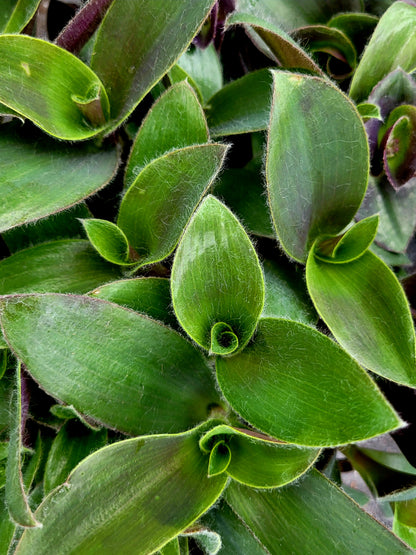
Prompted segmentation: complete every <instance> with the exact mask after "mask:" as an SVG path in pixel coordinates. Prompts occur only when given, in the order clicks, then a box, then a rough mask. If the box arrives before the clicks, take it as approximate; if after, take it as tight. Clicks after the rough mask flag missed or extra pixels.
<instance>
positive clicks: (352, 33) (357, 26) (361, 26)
mask: <svg viewBox="0 0 416 555" xmlns="http://www.w3.org/2000/svg"><path fill="white" fill-rule="evenodd" d="M372 4H374V2H372ZM377 23H378V18H377V17H375V16H374V15H371V14H369V13H340V14H338V15H335V16H334V17H332V18H331V19H330V20H329V21H328V22H327V25H328V27H333V28H336V29H340V30H341V31H342V32H343V33H344V34H345V35H347V37H348V38H349V39H350V40H351V42H352V43H353V45H354V47H355V49H356V50H357V54H360V53H361V51H362V50H363V49H364V47H365V45H366V44H367V42H368V40H369V38H370V36H371V34H372V33H373V31H374V28H375V26H376V25H377Z"/></svg>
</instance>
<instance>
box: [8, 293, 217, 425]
mask: <svg viewBox="0 0 416 555" xmlns="http://www.w3.org/2000/svg"><path fill="white" fill-rule="evenodd" d="M1 323H2V327H3V331H4V332H5V336H6V339H7V341H8V342H9V344H10V345H11V346H12V347H13V351H15V352H16V354H17V355H18V357H19V358H20V359H21V360H22V361H23V362H24V363H25V366H26V367H27V370H28V371H29V373H30V374H31V375H32V376H33V378H34V379H35V380H36V381H37V382H38V383H39V384H40V385H41V387H42V388H43V389H45V391H47V392H48V393H49V394H51V395H52V396H54V397H56V398H57V399H59V400H60V401H63V402H64V403H66V404H69V405H73V406H74V407H75V409H76V410H77V411H79V412H81V413H83V414H86V415H87V416H90V417H91V418H93V419H95V420H98V421H99V422H101V423H103V424H105V425H106V426H109V427H113V428H116V429H118V430H120V431H123V432H125V433H127V434H132V435H133V434H140V433H146V432H148V431H149V430H152V431H153V430H157V431H159V432H160V433H165V432H172V431H178V430H183V429H184V428H189V426H192V425H194V424H196V423H198V422H200V421H201V420H204V419H205V418H206V417H207V414H208V407H209V405H210V404H212V403H218V395H217V393H216V392H215V388H214V384H213V378H212V375H211V371H210V369H209V368H208V366H207V363H206V361H205V359H204V358H203V357H202V355H201V354H200V352H199V351H197V350H196V349H195V348H194V347H193V346H192V345H191V344H190V343H188V341H186V340H185V339H184V338H183V337H181V336H180V335H179V334H178V333H176V332H175V331H173V330H171V329H170V328H167V327H165V326H163V325H161V324H159V323H157V322H156V321H154V320H151V319H150V318H148V317H145V316H142V315H140V314H138V313H136V312H132V311H130V310H128V309H125V308H122V307H120V306H117V305H114V304H112V303H109V302H107V301H102V300H100V299H92V298H90V297H81V296H72V295H58V294H46V295H22V296H10V297H3V298H2V301H1ZM46 346H47V347H46ZM120 399H122V403H120Z"/></svg>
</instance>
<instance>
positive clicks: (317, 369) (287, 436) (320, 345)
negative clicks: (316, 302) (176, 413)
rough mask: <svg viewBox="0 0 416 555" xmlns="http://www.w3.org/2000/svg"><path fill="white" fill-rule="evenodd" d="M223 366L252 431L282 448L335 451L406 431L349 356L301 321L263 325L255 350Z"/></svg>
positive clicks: (231, 397) (232, 399)
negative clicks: (283, 444)
mask: <svg viewBox="0 0 416 555" xmlns="http://www.w3.org/2000/svg"><path fill="white" fill-rule="evenodd" d="M216 367H217V378H218V382H219V384H220V387H221V390H222V392H223V393H224V396H225V398H226V399H227V401H228V402H229V403H230V405H231V406H232V407H233V408H234V409H235V410H236V411H237V412H238V413H239V414H240V415H241V416H242V417H243V418H244V419H245V420H247V421H248V422H250V424H252V425H254V426H256V428H258V429H259V430H262V431H263V432H264V433H266V434H269V435H271V436H272V437H275V438H278V439H280V440H282V441H287V442H289V443H295V444H298V445H305V446H311V447H313V446H322V447H324V446H331V445H332V446H333V445H340V444H343V443H350V442H353V441H358V440H361V439H365V438H370V437H374V436H376V435H378V434H382V433H384V432H387V431H389V430H392V429H395V428H397V427H398V426H400V424H401V421H400V419H399V418H398V416H397V415H396V414H395V412H394V411H393V409H392V408H391V406H390V405H388V403H387V402H386V400H385V399H384V398H383V396H382V395H381V393H380V391H379V390H378V389H377V387H376V385H375V384H374V382H373V381H372V380H371V379H370V378H369V376H368V375H367V374H366V373H365V372H364V370H362V369H361V368H360V367H359V366H358V364H357V363H356V362H355V361H354V360H353V359H352V358H351V357H350V356H349V355H348V354H347V353H346V352H345V351H343V350H342V349H341V348H340V347H339V346H338V345H337V344H336V343H334V342H333V341H332V340H331V339H329V338H328V337H326V336H325V335H323V334H321V333H319V332H317V331H315V330H314V329H313V328H309V327H308V326H305V325H303V324H300V323H297V322H292V321H289V320H279V319H273V318H265V319H262V320H260V322H259V326H258V329H257V333H256V336H255V338H254V340H253V341H252V342H251V343H250V345H248V346H247V347H246V348H245V349H244V350H243V351H242V352H241V353H239V354H238V355H235V356H233V357H229V358H226V359H225V358H218V359H217V361H216ZM323 399H324V400H325V402H323Z"/></svg>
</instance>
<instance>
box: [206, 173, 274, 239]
mask: <svg viewBox="0 0 416 555" xmlns="http://www.w3.org/2000/svg"><path fill="white" fill-rule="evenodd" d="M213 192H214V194H215V196H217V197H219V198H220V199H221V200H222V201H223V202H224V203H225V204H226V205H227V206H229V207H230V209H231V210H232V211H233V212H234V214H235V215H236V216H238V218H239V219H240V220H241V221H242V222H244V225H245V227H246V228H247V230H248V231H249V232H250V233H254V234H255V235H260V236H262V237H274V230H273V227H272V224H271V221H270V212H269V208H268V206H267V201H266V198H265V196H264V177H263V173H262V169H261V168H260V167H259V166H258V165H254V164H251V163H249V164H248V165H247V166H246V167H244V168H228V169H226V170H225V171H224V172H222V173H221V175H220V176H219V180H218V181H217V183H215V184H214V190H213Z"/></svg>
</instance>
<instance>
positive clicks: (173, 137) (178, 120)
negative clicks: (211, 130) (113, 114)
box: [125, 81, 208, 187]
mask: <svg viewBox="0 0 416 555" xmlns="http://www.w3.org/2000/svg"><path fill="white" fill-rule="evenodd" d="M207 142H208V128H207V123H206V120H205V115H204V112H203V111H202V107H201V105H200V104H199V102H198V99H197V97H196V95H195V92H194V91H193V90H192V89H191V87H190V86H189V84H188V83H187V82H186V81H182V82H180V83H177V84H176V85H173V86H172V87H171V88H170V89H168V90H167V91H166V92H165V93H164V94H163V95H162V96H160V97H159V98H158V100H157V101H156V102H155V103H154V105H153V107H152V108H151V110H150V111H149V113H148V114H147V116H146V118H145V120H144V121H143V123H142V125H141V127H140V129H139V132H138V134H137V137H136V139H135V141H134V144H133V147H132V149H131V152H130V158H129V161H128V163H127V167H126V177H125V181H126V186H128V187H129V186H130V185H131V184H132V183H133V181H134V180H135V179H136V177H137V176H138V175H139V173H140V172H141V171H142V169H143V168H144V167H145V166H146V165H147V164H149V163H150V162H151V161H152V160H154V159H155V158H159V157H160V156H162V155H163V154H166V153H167V152H168V151H170V150H172V149H174V148H175V149H176V148H182V147H186V146H191V145H194V144H203V143H207Z"/></svg>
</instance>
